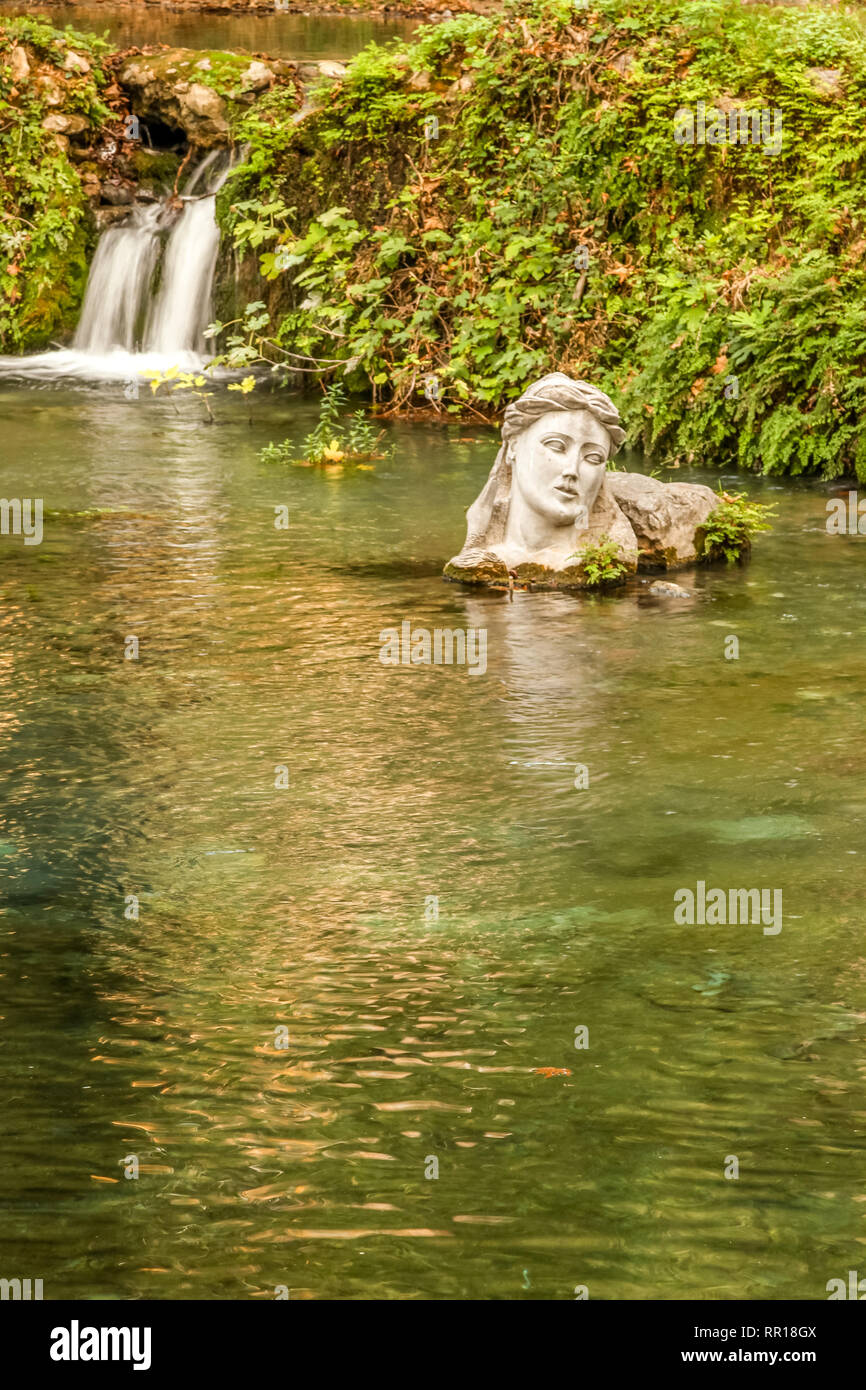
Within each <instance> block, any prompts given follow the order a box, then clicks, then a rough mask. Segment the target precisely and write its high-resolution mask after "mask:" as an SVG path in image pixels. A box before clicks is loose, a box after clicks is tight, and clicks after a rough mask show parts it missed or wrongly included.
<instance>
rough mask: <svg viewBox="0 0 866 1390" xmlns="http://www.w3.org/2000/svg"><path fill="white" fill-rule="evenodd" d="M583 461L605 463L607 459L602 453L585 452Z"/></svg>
mask: <svg viewBox="0 0 866 1390" xmlns="http://www.w3.org/2000/svg"><path fill="white" fill-rule="evenodd" d="M585 462H586V463H607V459H606V458H605V456H604V454H587V455H586V459H585Z"/></svg>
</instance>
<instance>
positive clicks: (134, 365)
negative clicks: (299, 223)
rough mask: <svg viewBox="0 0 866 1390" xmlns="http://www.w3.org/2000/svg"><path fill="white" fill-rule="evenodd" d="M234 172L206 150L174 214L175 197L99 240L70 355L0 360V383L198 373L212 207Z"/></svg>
mask: <svg viewBox="0 0 866 1390" xmlns="http://www.w3.org/2000/svg"><path fill="white" fill-rule="evenodd" d="M232 164H233V160H232V159H231V157H230V156H229V155H228V154H227V152H226V151H224V150H212V151H211V153H210V154H208V155H207V156H206V157H205V158H204V159H203V160H202V161H201V162H200V163H199V164H198V165H197V166H196V168H195V169H194V170H193V172H192V174H191V175H190V178H189V180H188V182H187V184H186V186H185V187H184V189H183V192H182V194H181V200H182V203H183V207H182V210H181V212H180V214H179V215H178V210H177V199H175V198H166V199H165V200H164V201H163V202H161V203H152V204H147V205H144V204H139V205H137V206H136V207H134V208H133V209H132V211H131V213H130V216H129V218H128V220H126V221H124V223H123V224H122V225H121V226H118V227H111V228H109V229H108V230H107V231H105V232H103V234H102V236H101V237H100V240H99V245H98V246H97V248H96V255H95V256H94V258H93V264H92V266H91V269H90V275H89V277H88V281H87V290H86V292H85V296H84V304H83V307H82V310H81V317H80V319H79V323H78V328H77V330H76V333H75V337H74V339H73V344H72V348H71V349H70V350H64V349H61V350H58V351H57V352H46V353H40V354H39V355H37V356H33V357H23V358H22V357H18V358H12V357H7V358H0V375H4V374H7V375H8V374H14V375H19V376H40V377H48V376H69V375H72V376H85V377H93V378H111V377H114V378H116V377H129V378H131V379H132V378H136V377H137V376H138V374H139V373H141V372H142V371H147V370H160V369H165V368H167V367H169V366H174V365H177V366H180V367H183V368H185V369H187V370H190V369H194V368H197V367H200V366H201V365H203V363H204V360H205V359H204V357H203V353H204V349H205V341H204V337H203V333H204V329H205V328H206V327H207V324H208V322H209V320H210V318H211V317H212V314H211V292H212V289H213V278H214V271H215V269H216V261H217V254H218V251H219V230H218V228H217V225H216V218H215V215H214V204H215V202H216V194H217V193H218V191H219V189H220V188H221V186H222V184H223V182H224V181H225V179H226V177H227V175H228V173H229V172H230V170H231V168H232ZM166 233H167V235H166Z"/></svg>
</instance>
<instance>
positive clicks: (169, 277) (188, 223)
mask: <svg viewBox="0 0 866 1390" xmlns="http://www.w3.org/2000/svg"><path fill="white" fill-rule="evenodd" d="M219 240H220V238H219V231H218V229H217V224H216V222H215V220H214V199H213V198H212V197H211V198H202V199H200V200H199V201H198V202H194V203H187V204H186V206H185V207H184V210H183V213H182V214H181V218H180V221H179V222H178V224H177V226H176V227H175V229H174V231H173V232H172V234H171V237H170V239H169V243H168V246H167V247H166V252H165V259H164V262H163V269H162V284H161V286H160V289H159V294H158V295H157V297H156V299H155V301H154V303H153V305H152V306H151V310H150V314H149V315H148V320H147V333H146V336H145V343H144V350H145V352H157V353H163V354H169V355H170V354H171V353H172V352H175V351H178V350H180V351H183V352H197V353H201V352H203V351H204V338H203V337H202V333H203V331H204V329H205V328H206V327H207V325H208V321H209V319H210V317H211V314H210V302H211V289H212V287H213V275H214V269H215V267H216V258H217V252H218V250H219Z"/></svg>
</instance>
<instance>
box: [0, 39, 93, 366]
mask: <svg viewBox="0 0 866 1390" xmlns="http://www.w3.org/2000/svg"><path fill="white" fill-rule="evenodd" d="M107 51H108V45H107V44H106V43H105V42H104V41H103V40H102V39H99V38H96V37H94V36H93V35H88V34H79V33H76V32H75V31H74V30H72V29H67V30H66V32H65V33H64V34H60V33H58V31H57V30H55V29H53V28H52V27H51V26H50V25H49V24H47V23H45V22H44V21H43V20H41V19H39V18H35V19H31V18H20V19H12V18H9V19H3V20H2V21H0V350H2V351H5V352H12V351H22V350H25V349H32V348H38V347H43V346H45V345H46V344H47V343H48V341H49V339H50V338H51V336H52V335H53V334H56V333H59V332H61V331H63V330H64V329H68V328H71V327H72V326H73V325H74V323H75V319H76V316H77V313H78V307H79V304H80V300H81V295H82V293H83V290H84V285H85V282H86V279H87V257H88V251H89V249H90V245H91V241H92V232H91V230H90V227H89V224H88V221H87V218H86V210H87V202H86V199H85V197H84V193H83V191H82V185H81V179H80V178H79V175H78V172H77V170H76V169H75V167H74V165H73V164H72V163H71V161H70V160H69V157H68V155H67V152H66V141H65V139H64V137H63V136H62V135H58V134H55V133H52V132H51V126H50V125H49V127H48V128H44V127H43V121H45V120H47V119H48V118H50V117H54V118H55V121H54V122H52V124H54V125H55V127H56V125H57V121H56V118H57V117H77V118H78V119H79V121H81V120H83V121H86V122H88V123H90V122H93V123H99V122H101V121H103V120H105V119H107V118H108V116H109V115H110V112H109V110H108V108H107V107H106V106H105V105H104V103H103V102H102V100H101V99H100V90H101V88H102V87H104V86H105V80H106V79H105V76H104V74H103V72H102V70H101V68H100V66H99V63H100V60H101V58H102V57H103V55H104V54H105V53H106V52H107ZM70 52H74V53H76V54H78V55H79V56H80V57H81V58H83V59H84V63H83V64H82V65H81V66H82V68H84V67H86V68H87V70H86V71H84V70H82V71H76V70H64V63H65V62H66V61H67V58H68V55H69V54H70ZM28 55H29V56H28ZM73 61H74V60H73ZM28 69H29V71H28Z"/></svg>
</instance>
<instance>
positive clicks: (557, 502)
mask: <svg viewBox="0 0 866 1390" xmlns="http://www.w3.org/2000/svg"><path fill="white" fill-rule="evenodd" d="M611 443H612V441H611V438H610V435H609V434H608V432H607V430H606V429H605V428H604V425H600V424H599V423H598V421H597V420H596V419H595V418H594V416H592V415H590V413H589V411H588V410H551V411H548V413H547V414H546V415H542V416H540V417H539V419H538V420H535V421H534V422H533V423H532V424H531V425H530V426H529V427H528V428H527V429H525V430H523V432H522V433H521V434H519V435H518V436H517V438H516V439H514V440H512V441H511V445H510V449H511V454H512V506H514V505H515V504H516V505H517V507H518V508H523V507H525V508H528V509H529V511H531V512H534V513H535V514H536V516H538V517H541V518H543V520H544V521H545V522H547V524H548V525H549V526H551V527H560V526H574V525H575V524H577V525H578V526H579V527H580V528H581V529H583V527H585V526H586V525H587V524H588V522H589V517H590V513H591V512H592V509H593V506H594V505H595V499H596V497H597V496H598V491H599V488H600V487H601V485H602V482H603V480H604V474H605V469H606V467H607V460H608V456H609V454H610V450H611Z"/></svg>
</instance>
